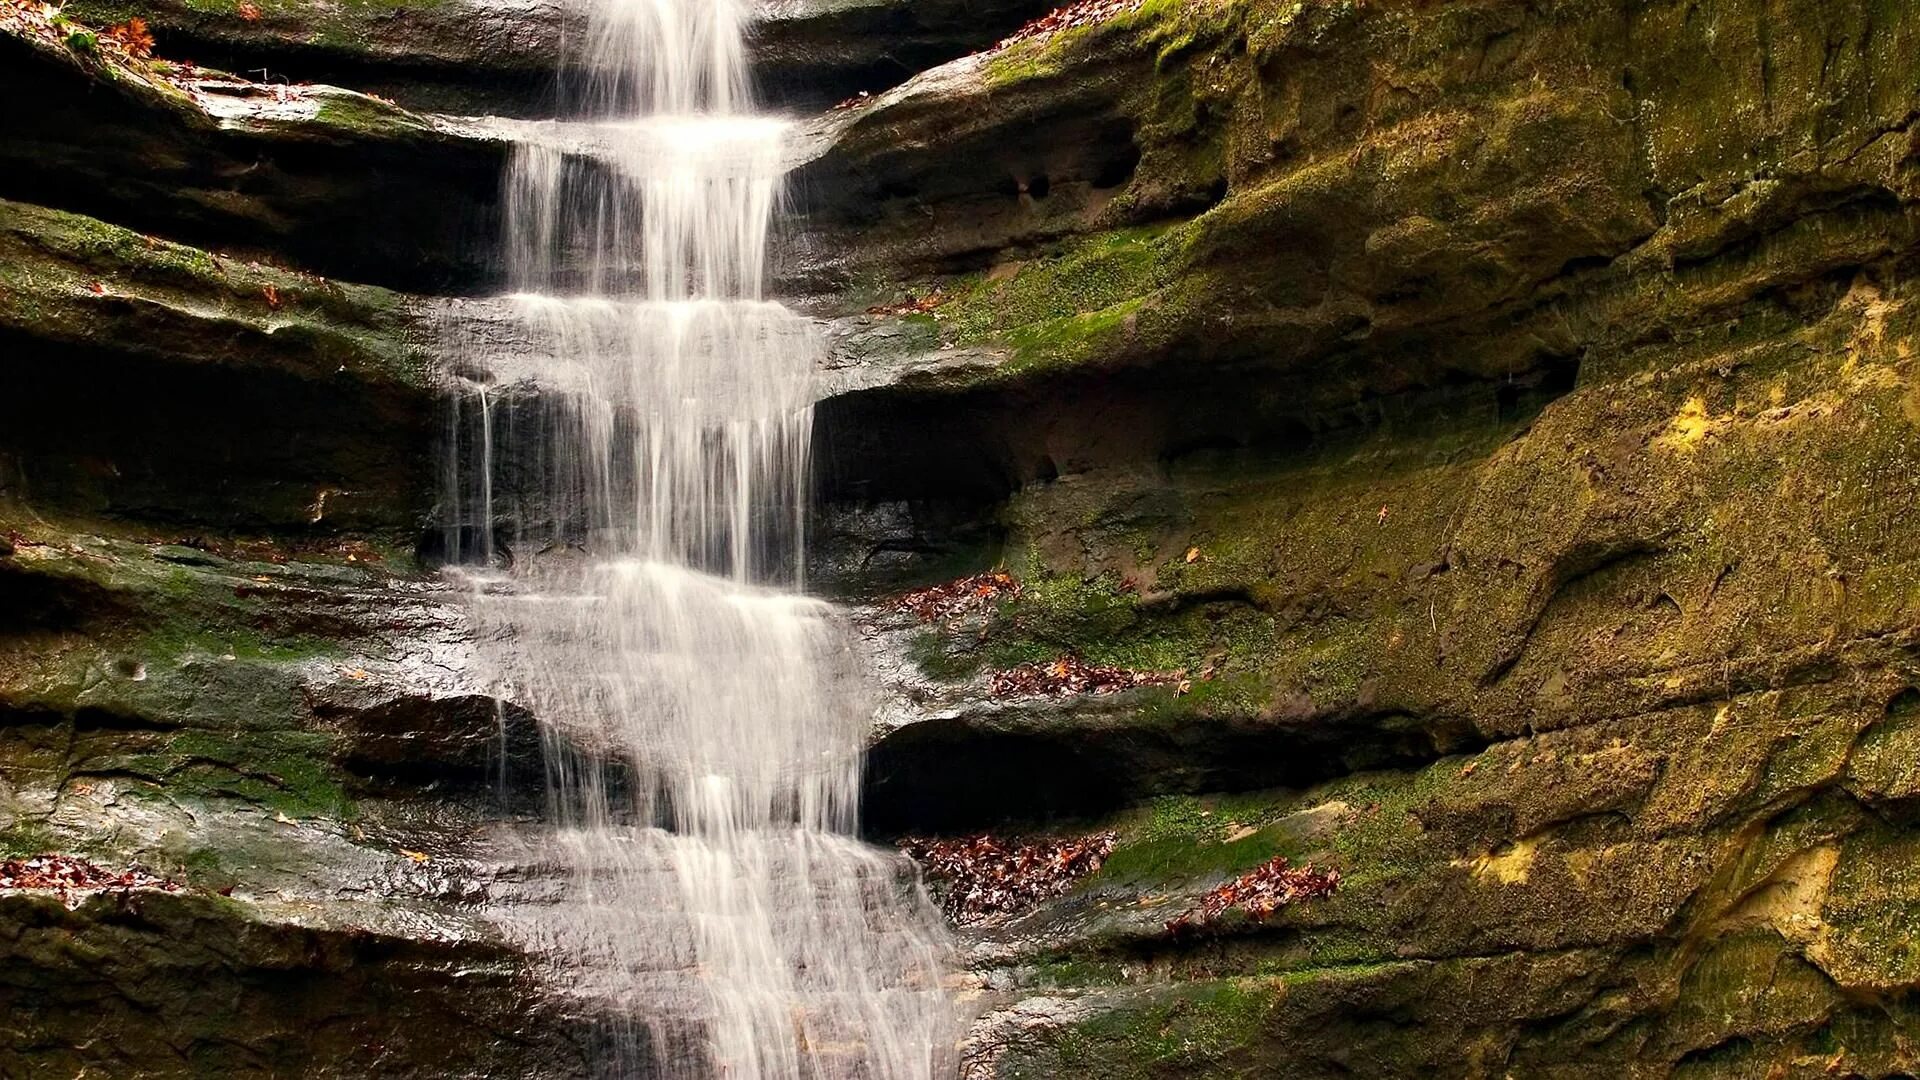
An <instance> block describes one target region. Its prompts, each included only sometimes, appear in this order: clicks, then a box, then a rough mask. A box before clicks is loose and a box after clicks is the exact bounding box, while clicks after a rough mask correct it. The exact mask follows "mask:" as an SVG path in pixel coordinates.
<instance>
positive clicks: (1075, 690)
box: [987, 656, 1192, 697]
mask: <svg viewBox="0 0 1920 1080" xmlns="http://www.w3.org/2000/svg"><path fill="white" fill-rule="evenodd" d="M987 686H988V689H990V690H991V691H992V692H993V696H994V697H1068V696H1070V695H1073V694H1112V693H1117V692H1118V691H1121V690H1132V689H1134V688H1135V687H1140V686H1177V687H1178V688H1179V689H1180V692H1181V693H1185V692H1186V691H1187V690H1190V689H1192V683H1190V682H1188V681H1187V677H1186V672H1184V671H1134V670H1132V669H1130V668H1123V667H1113V666H1111V665H1108V664H1089V663H1087V662H1086V661H1084V660H1082V659H1080V658H1079V657H1077V656H1066V657H1062V658H1060V659H1058V660H1052V661H1048V662H1046V663H1039V664H1021V665H1020V666H1019V667H1015V668H1007V669H1006V670H1004V671H996V672H994V673H993V676H992V678H991V679H990V680H989V681H988V684H987Z"/></svg>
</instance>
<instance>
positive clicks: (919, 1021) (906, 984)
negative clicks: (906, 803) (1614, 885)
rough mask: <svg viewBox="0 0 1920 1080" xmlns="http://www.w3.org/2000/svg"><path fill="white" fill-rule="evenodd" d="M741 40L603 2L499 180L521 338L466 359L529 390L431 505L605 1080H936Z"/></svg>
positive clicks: (658, 11) (543, 930) (647, 3)
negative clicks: (836, 579) (816, 545)
mask: <svg viewBox="0 0 1920 1080" xmlns="http://www.w3.org/2000/svg"><path fill="white" fill-rule="evenodd" d="M746 24H747V11H746V5H745V3H744V2H743V0H600V2H599V6H598V8H597V10H596V11H595V14H594V18H593V22H592V26H591V30H590V33H589V35H588V40H587V42H586V45H585V47H584V48H583V49H581V50H580V54H579V56H578V57H577V58H576V60H577V64H578V71H577V72H576V73H575V77H574V78H572V79H570V80H569V84H568V85H569V88H570V93H571V96H572V102H571V105H570V109H569V113H570V115H571V116H573V117H575V118H574V119H570V120H565V121H556V122H552V123H548V124H541V125H535V126H533V127H532V128H531V129H529V132H530V133H529V135H528V136H527V138H526V139H525V140H524V141H522V142H521V143H520V144H519V145H518V147H517V149H516V153H515V155H514V158H513V161H512V164H511V166H510V169H509V173H508V176H507V177H506V181H505V188H504V190H505V202H506V208H505V213H506V243H505V252H504V257H505V260H506V263H507V266H508V269H509V272H510V276H511V281H512V283H513V288H514V289H515V290H516V291H515V292H514V293H513V294H512V295H510V296H508V297H506V298H504V300H502V301H501V303H502V304H504V306H505V309H506V310H507V312H508V313H509V314H508V318H509V321H510V322H511V323H512V324H513V332H512V333H511V334H508V335H504V338H503V337H502V336H499V335H495V336H492V337H485V338H482V337H478V336H473V335H465V336H461V337H460V338H459V339H458V340H459V342H460V344H459V347H461V348H464V349H467V350H468V351H469V354H470V358H471V359H472V360H473V361H474V363H473V364H472V365H471V366H472V367H473V368H475V369H476V370H498V369H501V368H504V367H507V366H511V365H510V364H509V363H508V360H509V358H508V357H505V356H503V355H498V354H500V353H503V352H506V351H511V352H514V353H516V354H518V355H517V356H516V357H514V358H512V359H513V360H515V361H516V362H518V363H520V364H521V365H522V366H523V367H524V368H526V369H530V370H532V371H535V372H537V375H536V380H537V382H538V384H539V386H540V393H539V394H538V395H537V397H538V405H537V407H535V408H533V409H530V410H529V409H517V410H516V409H511V408H508V407H507V406H505V405H503V404H502V402H503V401H508V400H510V399H512V398H513V397H514V395H512V394H503V393H502V392H500V390H499V389H498V388H494V389H491V390H488V391H485V392H482V391H478V390H477V391H476V392H475V393H473V394H471V395H469V396H468V397H467V398H466V399H465V400H464V401H463V402H462V403H461V410H462V412H464V413H465V416H464V417H463V418H462V419H460V420H457V422H456V432H457V433H463V438H462V440H461V441H462V442H463V443H464V445H460V446H456V449H455V452H454V454H453V456H452V458H451V464H450V471H449V480H448V484H449V490H448V496H449V500H450V502H451V503H452V504H453V505H454V507H455V508H456V509H455V512H454V513H455V523H454V525H455V527H454V528H453V529H452V531H451V536H452V546H453V547H454V549H455V550H456V553H457V554H458V555H459V556H460V558H461V561H462V562H463V563H464V566H463V567H462V568H461V569H459V570H457V571H453V572H452V573H453V575H454V576H455V577H456V578H457V579H458V580H460V581H461V582H463V583H464V584H465V585H466V586H467V587H468V588H467V592H466V595H467V597H468V603H469V604H470V606H471V609H472V613H473V617H474V620H475V623H476V625H477V627H478V628H479V640H480V652H481V661H482V663H483V664H484V665H485V666H486V668H487V670H488V673H489V675H490V677H491V678H492V679H493V680H495V682H496V683H497V685H498V688H499V691H500V693H501V694H502V695H503V696H504V697H507V698H509V699H511V700H513V701H514V702H516V703H518V704H520V705H523V706H525V707H526V708H527V709H528V710H530V711H531V712H532V713H533V714H534V715H535V716H536V717H537V718H538V719H539V722H540V724H541V727H542V731H543V736H544V741H545V746H546V756H547V775H548V792H547V798H548V806H549V807H550V814H549V817H550V819H551V821H550V823H549V825H548V827H547V828H546V829H545V830H544V831H543V832H542V833H541V834H540V836H539V838H538V840H537V850H538V852H539V856H538V857H539V858H541V859H542V860H550V861H551V862H552V863H554V864H556V865H557V866H559V867H561V868H563V869H564V871H565V873H564V875H563V879H564V881H565V886H564V888H563V889H561V890H560V891H559V893H558V895H555V896H553V897H551V902H550V903H546V904H543V905H537V910H535V911H533V912H532V913H531V914H528V915H523V916H516V917H515V919H514V929H515V932H517V933H521V934H523V935H525V937H526V938H527V939H528V940H529V941H530V942H531V943H532V944H533V945H534V946H536V947H537V948H539V949H540V950H542V952H543V953H544V954H545V955H548V956H550V957H552V958H553V959H554V961H555V962H556V965H557V967H556V977H557V978H558V979H560V980H563V981H564V982H565V983H566V984H567V985H568V987H569V992H570V993H572V994H574V995H576V996H577V998H578V1000H579V1001H581V1002H583V1003H585V1004H586V1006H587V1007H588V1011H590V1012H592V1013H594V1014H596V1015H611V1016H613V1017H614V1018H615V1019H616V1026H617V1030H616V1031H615V1033H614V1036H613V1037H612V1038H610V1039H608V1040H606V1041H605V1046H604V1048H603V1049H604V1054H603V1060H600V1061H597V1062H596V1066H595V1067H596V1071H597V1073H598V1074H600V1075H606V1076H620V1077H627V1076H663V1077H708V1076H712V1077H726V1078H729V1080H747V1078H795V1080H799V1078H809V1080H834V1078H848V1080H852V1078H865V1080H912V1078H916V1077H933V1076H937V1075H945V1074H950V1073H951V1072H952V1071H953V1068H954V1063H953V1061H952V1056H951V1055H952V1047H953V1045H954V1042H955V1023H954V1017H953V1015H952V1013H951V1008H950V1005H949V1003H948V1001H947V998H946V995H945V994H944V992H943V990H942V988H941V985H940V978H941V973H942V970H943V967H944V964H945V960H946V943H945V937H944V933H943V931H942V929H941V927H940V924H939V921H938V917H937V915H936V913H935V912H934V910H933V908H932V906H931V905H930V904H929V903H928V901H927V898H926V896H925V893H924V891H923V890H922V889H921V888H920V887H919V884H918V881H917V879H916V877H915V875H914V874H913V872H912V869H911V867H910V866H909V865H908V864H906V863H905V861H904V860H903V859H902V858H901V857H899V856H898V855H897V854H895V853H892V852H887V851H883V850H881V849H878V848H874V847H871V846H869V845H866V844H864V843H862V842H860V841H859V840H858V839H857V838H856V833H857V829H858V815H859V790H860V769H861V755H862V752H863V749H864V743H865V739H866V734H867V728H868V724H869V722H870V719H871V713H872V709H871V703H870V702H869V700H868V698H867V696H866V693H865V689H866V677H865V673H864V672H863V671H862V669H861V666H860V664H859V661H858V653H857V651H856V650H855V649H854V648H853V643H852V641H851V639H850V636H849V632H848V629H847V628H846V627H845V626H844V625H843V623H842V622H841V621H840V620H839V619H838V618H836V614H835V612H834V610H833V609H832V608H831V607H830V606H829V605H827V604H825V603H822V602H820V601H817V600H813V599H809V598H807V597H805V596H804V595H802V593H801V590H802V589H803V587H804V566H805V559H806V552H805V544H804V535H805V515H806V501H807V490H806V477H807V471H808V464H809V462H808V450H809V440H810V436H811V428H812V401H813V394H814V390H815V388H814V382H813V380H814V372H815V370H816V366H817V361H818V359H819V355H820V344H819V338H818V335H817V333H816V330H815V328H814V326H813V325H812V324H811V323H810V322H809V321H808V320H806V319H804V318H802V317H800V316H798V315H796V314H794V313H793V312H791V311H789V310H787V309H786V308H784V307H782V306H781V305H779V304H777V303H772V302H769V301H767V300H766V299H765V298H764V296H763V292H764V288H765V283H764V267H765V264H766V260H767V245H768V231H769V225H770V222H771V220H772V218H773V217H774V214H775V211H776V207H777V204H778V201H779V195H780V190H781V184H782V172H783V167H782V160H783V156H784V139H785V138H786V128H785V125H784V124H783V123H782V122H781V121H780V120H779V119H777V118H774V117H770V116H765V115H756V114H753V113H751V112H749V111H747V110H748V109H749V108H750V94H749V91H748V87H749V80H748V78H747V70H746V62H745V47H744V41H745V32H746V29H747V26H746ZM581 147H590V148H591V150H590V152H586V151H582V150H581ZM502 340H506V341H510V342H511V344H510V345H503V344H502V343H501V342H502ZM483 353H484V354H485V355H481V354H483ZM476 414H477V415H476ZM476 421H477V422H476ZM475 443H477V444H478V445H477V446H476V445H474V444H475ZM475 457H478V458H479V459H480V464H479V465H478V467H477V468H474V467H468V468H467V469H465V470H464V471H463V470H461V469H460V463H461V462H463V461H466V462H471V461H472V460H473V459H474V458H475ZM503 472H511V473H512V474H513V475H512V477H511V478H510V479H503V478H502V473H503ZM496 519H498V520H506V521H510V522H511V523H512V524H511V526H510V528H508V529H507V530H506V531H507V532H508V534H509V535H508V538H507V539H506V541H505V542H504V544H500V543H497V542H496V539H495V534H494V528H493V523H494V521H495V520H496ZM462 523H465V524H467V525H468V528H466V529H461V528H459V527H458V526H459V525H460V524H462Z"/></svg>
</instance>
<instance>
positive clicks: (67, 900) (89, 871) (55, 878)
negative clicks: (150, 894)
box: [0, 855, 180, 910]
mask: <svg viewBox="0 0 1920 1080" xmlns="http://www.w3.org/2000/svg"><path fill="white" fill-rule="evenodd" d="M28 889H40V890H50V891H52V892H53V893H54V894H55V895H57V896H59V897H60V902H61V903H62V904H65V905H66V906H67V908H68V909H69V910H71V909H73V908H77V907H79V906H80V900H81V898H83V897H85V896H86V895H88V894H90V893H98V892H121V893H124V892H130V891H132V890H134V889H155V890H158V891H160V892H170V893H171V892H179V891H180V885H179V883H178V882H173V881H169V880H167V879H166V878H163V877H157V876H155V875H153V874H150V873H148V872H146V871H145V870H142V869H140V868H139V867H131V868H129V869H126V870H122V871H120V872H119V873H117V874H116V873H113V872H112V871H110V870H105V869H103V868H101V867H99V866H96V865H94V864H93V863H90V862H88V861H87V860H85V859H80V858H75V857H74V856H71V855H36V856H34V857H33V858H30V859H8V860H6V861H5V862H0V892H17V891H22V890H28Z"/></svg>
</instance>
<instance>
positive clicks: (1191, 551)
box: [1187, 547, 1200, 562]
mask: <svg viewBox="0 0 1920 1080" xmlns="http://www.w3.org/2000/svg"><path fill="white" fill-rule="evenodd" d="M1187 561H1188V562H1199V561H1200V549H1199V548H1197V547H1192V548H1188V549H1187Z"/></svg>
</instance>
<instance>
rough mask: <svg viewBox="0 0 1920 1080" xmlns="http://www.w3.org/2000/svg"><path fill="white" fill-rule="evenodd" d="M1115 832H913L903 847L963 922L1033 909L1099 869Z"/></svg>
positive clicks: (946, 908) (948, 912)
mask: <svg viewBox="0 0 1920 1080" xmlns="http://www.w3.org/2000/svg"><path fill="white" fill-rule="evenodd" d="M1115 839H1116V837H1115V835H1114V834H1113V833H1110V832H1105V833H1095V834H1093V835H1092V836H1079V837H1055V838H1041V839H1033V840H1026V841H1019V840H1003V839H1000V838H998V837H995V836H993V835H991V834H987V833H982V834H981V835H979V836H967V837H960V838H957V839H951V840H935V839H932V838H927V837H909V838H907V839H905V840H902V841H901V842H900V850H901V851H904V852H906V854H907V855H908V856H909V857H910V858H912V859H913V860H914V861H915V862H917V863H919V864H920V868H921V870H922V871H923V872H924V873H925V874H926V876H927V880H928V881H929V882H930V883H931V884H932V887H933V891H934V892H935V893H936V894H937V895H938V896H939V898H940V907H941V910H943V911H945V912H946V915H947V918H949V919H951V920H952V921H953V922H955V923H958V924H960V925H963V926H964V925H967V924H970V923H977V922H980V921H981V920H983V919H986V918H989V917H991V916H994V915H1011V914H1017V913H1019V912H1023V911H1027V910H1030V909H1032V908H1034V907H1036V906H1038V905H1039V904H1040V903H1041V902H1043V901H1046V900H1050V899H1052V898H1053V897H1056V896H1059V895H1061V894H1063V893H1065V892H1066V891H1067V890H1068V889H1070V888H1072V886H1073V883H1074V882H1075V881H1078V880H1079V879H1081V878H1083V877H1086V876H1087V875H1088V874H1091V873H1093V872H1094V871H1096V870H1098V869H1100V867H1101V865H1102V864H1103V863H1105V862H1106V860H1107V856H1108V855H1109V854H1111V853H1112V852H1113V845H1114V841H1115Z"/></svg>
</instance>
